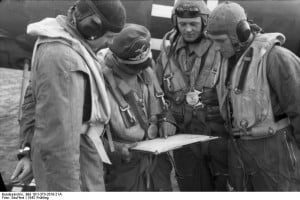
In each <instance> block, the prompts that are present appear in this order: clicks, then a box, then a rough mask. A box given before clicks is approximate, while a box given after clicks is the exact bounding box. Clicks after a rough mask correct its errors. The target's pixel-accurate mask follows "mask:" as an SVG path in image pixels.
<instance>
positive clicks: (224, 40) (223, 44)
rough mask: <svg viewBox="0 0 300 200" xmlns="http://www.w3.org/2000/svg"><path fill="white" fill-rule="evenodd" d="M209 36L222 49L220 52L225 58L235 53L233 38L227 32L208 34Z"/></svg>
mask: <svg viewBox="0 0 300 200" xmlns="http://www.w3.org/2000/svg"><path fill="white" fill-rule="evenodd" d="M208 37H209V38H210V39H211V40H213V41H214V42H215V44H216V45H217V47H218V48H219V49H220V53H221V54H222V56H223V57H224V58H230V57H232V56H233V55H234V54H235V51H234V48H233V46H232V43H231V40H230V38H229V37H228V35H227V34H222V35H211V34H208Z"/></svg>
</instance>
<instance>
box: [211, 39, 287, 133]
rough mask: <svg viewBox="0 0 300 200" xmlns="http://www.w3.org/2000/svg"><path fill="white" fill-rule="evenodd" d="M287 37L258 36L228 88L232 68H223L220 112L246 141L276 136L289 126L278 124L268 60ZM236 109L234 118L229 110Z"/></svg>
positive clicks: (233, 129) (285, 120)
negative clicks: (269, 79)
mask: <svg viewBox="0 0 300 200" xmlns="http://www.w3.org/2000/svg"><path fill="white" fill-rule="evenodd" d="M284 41H285V37H284V36H283V35H282V34H280V33H268V34H258V35H256V36H255V38H254V41H253V42H252V43H251V45H250V46H249V47H248V49H247V50H246V51H245V52H244V53H243V55H242V56H241V58H240V59H239V61H238V62H237V64H236V65H235V66H234V68H233V70H232V73H231V77H230V84H229V87H226V85H225V84H226V82H225V81H226V76H227V71H228V65H227V63H226V61H225V60H223V64H222V67H221V74H220V83H219V84H218V86H217V89H218V95H219V102H220V110H221V113H222V116H223V117H224V118H226V119H227V121H228V120H231V119H230V118H231V117H232V119H233V120H232V134H233V135H238V136H242V137H243V138H244V139H255V138H262V137H267V136H269V135H274V134H275V133H276V132H277V131H278V130H280V129H283V128H285V127H286V126H288V124H289V121H288V119H282V120H280V121H277V122H275V120H274V113H273V110H272V105H271V99H270V98H271V97H270V87H269V84H268V79H267V73H266V70H267V57H268V53H269V52H270V50H271V49H272V47H273V46H274V45H276V44H279V45H282V44H283V43H284ZM229 106H232V111H233V113H232V116H231V117H230V116H229V114H228V111H229V109H230V107H229Z"/></svg>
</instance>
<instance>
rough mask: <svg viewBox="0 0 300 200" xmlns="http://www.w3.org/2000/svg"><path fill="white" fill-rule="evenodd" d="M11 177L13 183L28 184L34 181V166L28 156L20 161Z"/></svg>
mask: <svg viewBox="0 0 300 200" xmlns="http://www.w3.org/2000/svg"><path fill="white" fill-rule="evenodd" d="M10 179H11V182H12V183H24V184H25V185H28V184H29V183H30V182H31V181H32V179H33V173H32V166H31V161H30V159H29V158H28V157H26V156H25V157H23V158H22V159H21V160H20V161H19V162H18V164H17V167H16V169H15V171H14V173H13V175H12V176H11V178H10Z"/></svg>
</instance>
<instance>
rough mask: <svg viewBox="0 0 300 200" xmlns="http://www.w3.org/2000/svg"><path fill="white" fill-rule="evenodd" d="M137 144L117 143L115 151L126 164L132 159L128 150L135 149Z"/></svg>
mask: <svg viewBox="0 0 300 200" xmlns="http://www.w3.org/2000/svg"><path fill="white" fill-rule="evenodd" d="M136 145H137V144H136V143H132V144H124V143H119V144H118V147H117V150H118V152H119V153H120V154H121V156H122V159H123V160H125V161H126V162H130V160H131V159H132V153H131V152H130V150H129V149H130V148H132V147H135V146H136Z"/></svg>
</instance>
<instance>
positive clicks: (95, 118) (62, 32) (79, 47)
mask: <svg viewBox="0 0 300 200" xmlns="http://www.w3.org/2000/svg"><path fill="white" fill-rule="evenodd" d="M66 30H68V31H70V32H72V30H71V29H70V28H69V27H68V25H67V21H66V18H65V17H64V16H58V17H57V18H46V19H44V20H42V21H41V22H38V23H34V24H30V25H29V26H28V28H27V33H28V34H32V35H38V36H41V37H39V38H38V39H37V41H36V43H35V46H34V50H33V55H32V63H31V65H32V70H33V71H34V70H35V61H36V58H35V56H36V51H37V49H38V47H39V46H40V45H41V44H44V43H57V42H58V43H62V44H65V45H67V46H69V47H70V48H72V49H73V50H74V51H75V52H77V53H78V56H79V57H81V58H82V59H83V60H84V62H85V63H86V65H85V66H80V67H79V68H77V69H76V70H78V71H82V72H84V73H85V74H87V75H88V81H89V85H90V88H89V89H90V92H89V94H90V99H91V109H90V113H88V114H89V119H88V121H87V122H84V123H83V124H82V127H81V131H80V133H81V134H86V135H87V136H88V137H89V138H90V139H91V140H92V142H93V143H94V145H95V148H96V150H97V152H98V154H99V157H100V158H101V160H102V161H103V162H105V163H108V164H111V162H110V160H109V158H108V156H107V154H106V152H105V149H104V146H103V143H102V140H101V139H100V136H101V135H102V134H103V132H104V126H105V124H106V123H108V121H109V119H110V114H111V109H110V104H109V99H108V95H107V93H106V90H105V84H104V79H103V76H102V72H101V69H102V67H103V66H104V63H103V62H101V61H97V58H96V55H95V54H94V53H93V52H92V51H90V50H88V49H87V48H86V47H85V46H84V45H83V44H82V43H81V42H80V41H79V40H78V39H77V38H75V37H74V36H72V34H70V32H68V31H66ZM43 36H44V37H43ZM34 84H35V83H34V82H33V87H34ZM33 96H35V94H34V92H33Z"/></svg>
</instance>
